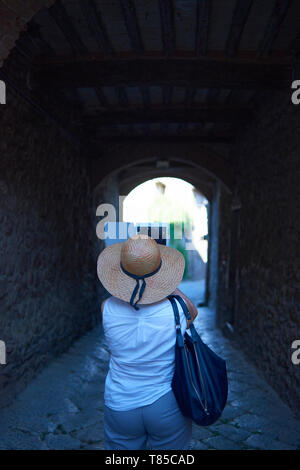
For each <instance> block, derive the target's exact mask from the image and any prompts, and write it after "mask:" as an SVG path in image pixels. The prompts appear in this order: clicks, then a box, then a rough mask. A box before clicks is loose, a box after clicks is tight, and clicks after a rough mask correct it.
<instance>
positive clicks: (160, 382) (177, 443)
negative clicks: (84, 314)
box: [97, 235, 197, 450]
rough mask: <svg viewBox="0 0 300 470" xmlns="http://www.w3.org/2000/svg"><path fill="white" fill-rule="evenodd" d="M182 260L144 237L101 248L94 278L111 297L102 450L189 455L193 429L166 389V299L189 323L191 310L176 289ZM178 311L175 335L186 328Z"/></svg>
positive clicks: (170, 318) (106, 316) (171, 352)
mask: <svg viewBox="0 0 300 470" xmlns="http://www.w3.org/2000/svg"><path fill="white" fill-rule="evenodd" d="M184 264H185V262H184V257H183V256H182V254H181V253H180V252H179V251H177V250H175V249H173V248H171V247H167V246H164V245H159V244H157V243H156V242H155V240H153V239H152V238H150V237H147V236H146V235H136V236H134V237H132V238H130V239H129V240H127V241H126V242H124V243H116V244H114V245H110V246H108V247H107V248H105V249H104V250H103V251H102V252H101V254H100V256H99V258H98V265H97V271H98V276H99V279H100V281H101V282H102V284H103V285H104V287H105V288H106V289H107V291H108V292H109V293H110V294H111V295H112V297H110V298H109V299H106V300H105V301H104V302H103V303H102V305H101V313H102V321H103V328H104V334H105V338H106V341H107V344H108V347H109V350H110V353H111V358H110V364H109V372H108V374H107V377H106V381H105V392H104V403H105V406H104V436H105V448H106V449H107V450H108V449H130V450H139V449H146V448H147V446H150V448H151V449H168V450H169V449H188V448H189V446H190V440H191V431H192V422H191V420H190V419H188V418H186V417H184V416H183V415H182V413H181V411H180V409H179V407H178V405H177V402H176V399H175V396H174V394H173V391H172V387H171V382H172V377H173V374H174V367H175V339H176V334H175V321H174V313H173V309H172V306H171V303H170V301H169V300H168V299H167V296H168V295H170V294H172V293H174V294H179V295H181V296H182V297H183V299H184V300H185V302H186V304H187V306H188V308H189V311H190V314H191V317H192V320H193V319H194V318H195V317H196V316H197V309H196V307H195V305H194V304H193V303H192V302H191V301H190V300H189V299H188V298H187V297H186V296H185V295H184V294H183V293H182V292H181V291H180V290H179V289H178V288H177V286H178V285H179V283H180V282H181V280H182V276H183V272H184ZM178 309H179V311H180V320H181V330H182V333H183V334H184V332H185V329H186V328H188V327H189V325H188V324H187V322H186V319H185V316H184V314H183V311H182V309H181V307H180V305H179V303H178Z"/></svg>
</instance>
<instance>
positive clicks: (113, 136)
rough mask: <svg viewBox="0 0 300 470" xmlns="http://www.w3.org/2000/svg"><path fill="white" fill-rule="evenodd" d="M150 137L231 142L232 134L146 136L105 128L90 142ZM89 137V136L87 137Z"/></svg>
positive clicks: (161, 139)
mask: <svg viewBox="0 0 300 470" xmlns="http://www.w3.org/2000/svg"><path fill="white" fill-rule="evenodd" d="M149 138H150V139H151V142H154V141H161V142H163V141H164V142H176V141H184V140H187V141H188V142H194V141H197V142H199V143H215V144H217V143H231V142H232V141H233V140H234V136H233V135H229V134H224V135H221V134H219V135H213V134H209V135H208V134H205V133H199V134H198V133H195V134H193V133H188V134H186V135H184V134H181V135H179V134H175V135H170V134H169V135H162V134H161V131H158V132H155V133H154V132H149V134H147V136H144V135H126V134H123V135H121V134H109V132H108V130H107V129H105V130H104V129H103V133H100V134H99V135H98V136H97V135H96V136H93V139H92V143H93V144H94V145H97V142H101V141H103V140H113V141H120V140H121V141H127V140H128V141H131V140H134V141H140V140H141V141H147V140H149ZM89 139H90V137H89Z"/></svg>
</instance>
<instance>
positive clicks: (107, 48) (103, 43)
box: [79, 0, 114, 56]
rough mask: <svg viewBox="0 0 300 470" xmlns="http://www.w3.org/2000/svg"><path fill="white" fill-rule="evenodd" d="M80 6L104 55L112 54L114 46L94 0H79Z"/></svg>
mask: <svg viewBox="0 0 300 470" xmlns="http://www.w3.org/2000/svg"><path fill="white" fill-rule="evenodd" d="M79 3H80V7H81V9H82V12H83V14H84V16H85V18H86V20H87V22H88V25H89V28H90V31H91V33H92V35H93V37H94V38H95V40H96V42H97V44H98V47H99V49H100V51H101V52H103V54H104V55H106V56H107V55H113V54H114V48H113V46H112V44H111V41H110V39H109V37H108V34H107V31H106V28H105V26H104V24H103V21H102V16H101V12H100V11H99V9H98V8H97V7H96V5H95V1H94V0H80V2H79Z"/></svg>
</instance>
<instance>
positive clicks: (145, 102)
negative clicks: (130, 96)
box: [140, 86, 151, 109]
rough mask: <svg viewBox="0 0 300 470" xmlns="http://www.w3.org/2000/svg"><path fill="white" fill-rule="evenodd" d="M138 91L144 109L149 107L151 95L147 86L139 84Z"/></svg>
mask: <svg viewBox="0 0 300 470" xmlns="http://www.w3.org/2000/svg"><path fill="white" fill-rule="evenodd" d="M140 93H141V95H142V99H143V105H144V108H146V109H147V108H150V106H151V96H150V90H149V87H147V86H140Z"/></svg>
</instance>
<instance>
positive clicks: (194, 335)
mask: <svg viewBox="0 0 300 470" xmlns="http://www.w3.org/2000/svg"><path fill="white" fill-rule="evenodd" d="M170 297H173V298H174V299H176V300H178V302H179V303H180V305H181V308H182V310H183V313H184V315H185V316H186V318H187V320H192V318H191V314H190V312H189V309H188V308H187V305H186V303H185V301H184V300H183V298H182V297H180V295H170V296H169V297H168V298H170ZM176 308H177V305H176ZM177 311H178V308H177ZM189 329H190V332H191V336H192V340H193V341H194V343H195V342H197V341H198V335H197V332H196V329H195V326H194V324H193V322H192V321H190V323H189Z"/></svg>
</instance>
